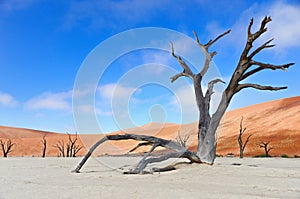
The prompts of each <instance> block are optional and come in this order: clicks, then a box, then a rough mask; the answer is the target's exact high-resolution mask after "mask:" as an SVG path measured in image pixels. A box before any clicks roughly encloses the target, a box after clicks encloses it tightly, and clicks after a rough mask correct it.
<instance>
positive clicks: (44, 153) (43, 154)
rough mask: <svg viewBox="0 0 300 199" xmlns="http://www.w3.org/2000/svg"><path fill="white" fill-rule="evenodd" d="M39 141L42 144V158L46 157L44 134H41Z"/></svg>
mask: <svg viewBox="0 0 300 199" xmlns="http://www.w3.org/2000/svg"><path fill="white" fill-rule="evenodd" d="M41 142H42V145H43V149H42V158H44V157H46V149H47V140H46V135H44V136H43V138H42V140H41Z"/></svg>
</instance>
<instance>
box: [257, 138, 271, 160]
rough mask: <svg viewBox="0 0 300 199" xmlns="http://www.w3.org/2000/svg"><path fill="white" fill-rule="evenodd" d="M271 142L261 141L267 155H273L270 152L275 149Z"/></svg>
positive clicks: (260, 146)
mask: <svg viewBox="0 0 300 199" xmlns="http://www.w3.org/2000/svg"><path fill="white" fill-rule="evenodd" d="M269 144H270V141H268V142H261V143H260V144H259V148H263V149H264V150H265V154H266V157H271V156H270V154H269V152H270V151H271V150H272V149H273V147H271V146H269Z"/></svg>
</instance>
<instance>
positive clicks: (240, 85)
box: [235, 83, 287, 93]
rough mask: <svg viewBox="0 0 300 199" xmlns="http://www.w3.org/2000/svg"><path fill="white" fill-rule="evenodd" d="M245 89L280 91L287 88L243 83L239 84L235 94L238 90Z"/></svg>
mask: <svg viewBox="0 0 300 199" xmlns="http://www.w3.org/2000/svg"><path fill="white" fill-rule="evenodd" d="M245 88H255V89H258V90H269V91H278V90H282V89H287V86H282V87H273V86H262V85H259V84H250V83H248V84H246V83H245V84H239V85H238V87H237V89H236V91H235V92H236V93H237V92H239V91H240V90H242V89H245Z"/></svg>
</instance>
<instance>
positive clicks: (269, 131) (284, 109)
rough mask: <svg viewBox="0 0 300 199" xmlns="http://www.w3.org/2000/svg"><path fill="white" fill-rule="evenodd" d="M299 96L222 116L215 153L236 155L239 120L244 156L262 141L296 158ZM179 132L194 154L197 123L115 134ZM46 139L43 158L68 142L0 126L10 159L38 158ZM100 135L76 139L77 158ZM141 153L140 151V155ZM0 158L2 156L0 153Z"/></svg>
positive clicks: (104, 150) (124, 147)
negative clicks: (9, 148) (244, 140)
mask: <svg viewBox="0 0 300 199" xmlns="http://www.w3.org/2000/svg"><path fill="white" fill-rule="evenodd" d="M299 115H300V96H298V97H292V98H285V99H280V100H275V101H269V102H265V103H261V104H257V105H252V106H248V107H244V108H240V109H236V110H233V111H229V112H227V113H226V115H225V117H224V119H223V121H222V123H221V125H220V126H219V129H218V147H217V153H218V154H221V155H226V154H228V153H234V154H235V155H238V142H237V136H238V133H239V124H240V119H241V117H242V116H243V117H244V123H243V124H244V127H246V128H247V130H246V132H245V135H244V136H247V135H249V134H253V136H252V137H251V139H250V141H249V144H248V146H247V147H246V149H245V155H246V156H253V155H258V154H262V153H263V149H260V148H259V147H258V144H259V143H260V142H262V141H270V145H271V146H272V147H273V148H274V149H273V150H272V151H271V155H277V156H280V155H282V154H287V155H289V156H294V155H296V154H297V155H300V117H299ZM178 132H180V134H181V136H182V137H184V136H185V135H188V136H189V140H188V145H189V147H190V148H191V149H193V150H195V149H196V147H197V134H196V132H197V123H196V122H195V123H191V124H183V125H178V124H173V123H165V124H159V123H149V124H146V125H143V126H140V127H136V128H131V129H126V130H123V131H118V132H114V134H115V133H136V134H145V135H154V136H158V137H162V138H165V139H175V138H176V137H177V135H178ZM44 135H45V136H46V139H47V141H48V148H47V156H57V155H58V150H57V148H55V147H54V145H56V144H57V143H58V142H59V141H62V140H63V141H64V143H67V142H68V136H67V135H65V134H60V133H54V132H45V131H38V130H30V129H23V128H13V127H5V126H0V139H2V140H7V139H11V140H12V141H13V142H14V143H16V145H15V146H14V148H13V152H12V153H11V154H9V155H10V156H40V155H41V150H42V143H41V139H42V137H43V136H44ZM101 137H103V135H100V134H99V135H80V136H79V138H80V139H79V140H78V144H80V145H82V146H84V147H85V148H84V149H82V150H81V152H80V153H79V154H78V155H83V154H84V153H86V148H89V147H90V146H91V145H93V144H94V143H95V142H96V141H97V140H99V139H100V138H101ZM136 144H137V143H136V142H135V141H119V142H107V143H105V144H104V145H103V146H101V147H100V148H99V149H98V150H97V151H96V153H95V155H103V154H124V153H126V152H127V151H128V150H130V149H131V148H133V147H134V146H135V145H136ZM142 150H145V148H141V149H140V151H142ZM0 154H1V155H2V152H0Z"/></svg>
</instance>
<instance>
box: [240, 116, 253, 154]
mask: <svg viewBox="0 0 300 199" xmlns="http://www.w3.org/2000/svg"><path fill="white" fill-rule="evenodd" d="M243 119H244V118H243V117H242V118H241V121H240V134H239V137H238V143H239V146H240V158H243V157H244V150H245V148H246V145H247V144H248V142H249V139H250V137H251V136H252V134H250V135H248V137H247V139H246V141H245V143H243V134H244V132H245V131H246V129H247V128H243Z"/></svg>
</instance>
